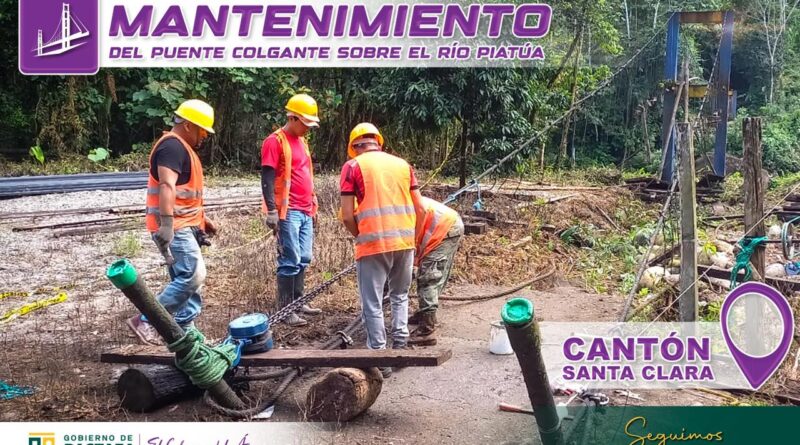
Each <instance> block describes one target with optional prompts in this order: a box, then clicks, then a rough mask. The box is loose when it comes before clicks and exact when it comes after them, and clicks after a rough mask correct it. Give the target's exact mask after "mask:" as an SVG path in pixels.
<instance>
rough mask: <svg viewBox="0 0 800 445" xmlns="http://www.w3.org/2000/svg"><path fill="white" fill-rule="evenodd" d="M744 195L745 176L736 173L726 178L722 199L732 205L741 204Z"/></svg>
mask: <svg viewBox="0 0 800 445" xmlns="http://www.w3.org/2000/svg"><path fill="white" fill-rule="evenodd" d="M743 193H744V176H742V174H741V173H740V172H734V173H733V174H731V175H729V176H728V177H727V178H725V182H724V183H723V184H722V195H721V196H720V199H721V200H722V201H724V202H727V203H730V204H737V203H739V202H741V200H742V196H744V195H743Z"/></svg>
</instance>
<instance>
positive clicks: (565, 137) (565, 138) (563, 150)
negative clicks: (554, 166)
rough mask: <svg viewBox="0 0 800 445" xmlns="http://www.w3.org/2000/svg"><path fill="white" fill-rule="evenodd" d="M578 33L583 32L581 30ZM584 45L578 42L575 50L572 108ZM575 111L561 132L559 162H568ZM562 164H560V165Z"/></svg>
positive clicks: (568, 117)
mask: <svg viewBox="0 0 800 445" xmlns="http://www.w3.org/2000/svg"><path fill="white" fill-rule="evenodd" d="M578 34H581V32H580V31H579V32H578ZM582 46H583V41H582V40H581V41H579V42H578V50H577V51H576V52H575V63H574V65H573V66H572V98H571V99H570V102H569V107H570V108H572V106H573V105H575V101H576V100H577V96H578V63H579V62H580V55H581V47H582ZM573 114H574V111H573V112H570V114H569V115H568V116H567V118H566V119H564V130H563V132H562V133H561V144H560V146H559V149H558V164H562V163H563V164H566V163H567V159H568V155H567V143H568V142H569V128H570V122H571V121H572V116H573ZM559 166H560V165H559Z"/></svg>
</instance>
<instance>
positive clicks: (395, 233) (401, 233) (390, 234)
mask: <svg viewBox="0 0 800 445" xmlns="http://www.w3.org/2000/svg"><path fill="white" fill-rule="evenodd" d="M406 236H414V229H396V230H387V231H385V232H376V233H369V234H366V235H361V234H359V235H358V237H356V244H365V243H370V242H372V241H377V240H381V239H387V238H398V237H406Z"/></svg>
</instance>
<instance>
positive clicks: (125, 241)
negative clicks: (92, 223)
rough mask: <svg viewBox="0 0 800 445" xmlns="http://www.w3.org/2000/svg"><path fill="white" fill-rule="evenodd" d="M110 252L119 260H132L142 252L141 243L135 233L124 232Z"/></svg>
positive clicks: (115, 240) (115, 239)
mask: <svg viewBox="0 0 800 445" xmlns="http://www.w3.org/2000/svg"><path fill="white" fill-rule="evenodd" d="M111 252H112V253H113V254H114V255H116V256H118V257H120V258H133V257H135V256H137V255H139V254H140V253H141V252H142V242H141V240H140V239H139V235H138V233H137V232H125V233H123V234H121V235H119V236H117V237H116V238H114V243H113V246H112V248H111Z"/></svg>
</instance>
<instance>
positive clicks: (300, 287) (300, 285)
mask: <svg viewBox="0 0 800 445" xmlns="http://www.w3.org/2000/svg"><path fill="white" fill-rule="evenodd" d="M305 289H306V271H305V269H303V270H301V271H300V273H298V274H297V275H295V276H294V299H295V300H297V299H298V298H301V297H302V296H303V294H304V292H305ZM299 312H300V313H303V314H306V315H319V314H321V313H322V309H317V308H313V307H311V306H309V305H307V304H304V305H303V307H301V308H300V311H299Z"/></svg>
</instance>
